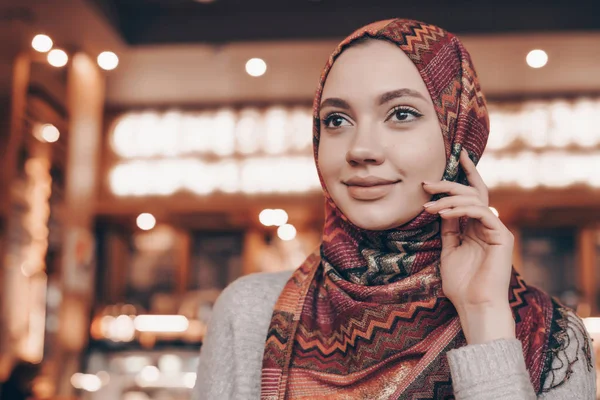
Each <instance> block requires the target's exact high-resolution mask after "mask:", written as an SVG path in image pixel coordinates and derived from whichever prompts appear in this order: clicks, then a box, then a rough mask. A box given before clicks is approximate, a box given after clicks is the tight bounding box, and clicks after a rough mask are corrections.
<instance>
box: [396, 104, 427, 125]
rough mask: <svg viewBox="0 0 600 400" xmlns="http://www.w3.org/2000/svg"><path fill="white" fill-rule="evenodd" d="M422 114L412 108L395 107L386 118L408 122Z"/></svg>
mask: <svg viewBox="0 0 600 400" xmlns="http://www.w3.org/2000/svg"><path fill="white" fill-rule="evenodd" d="M422 116H423V114H421V113H419V112H418V111H416V110H413V109H412V108H404V107H402V108H396V109H395V110H393V111H392V113H391V114H390V116H389V118H388V119H392V118H393V119H395V120H396V121H397V122H410V121H414V120H416V119H417V118H420V117H422Z"/></svg>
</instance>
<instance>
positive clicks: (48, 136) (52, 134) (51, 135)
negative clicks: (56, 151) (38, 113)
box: [40, 124, 60, 143]
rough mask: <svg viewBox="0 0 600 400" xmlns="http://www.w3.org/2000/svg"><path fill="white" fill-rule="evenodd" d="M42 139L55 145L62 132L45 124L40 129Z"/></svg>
mask: <svg viewBox="0 0 600 400" xmlns="http://www.w3.org/2000/svg"><path fill="white" fill-rule="evenodd" d="M40 138H41V139H42V141H44V142H48V143H54V142H56V141H57V140H58V139H59V138H60V131H59V130H58V128H57V127H56V126H54V125H52V124H44V125H42V127H41V128H40Z"/></svg>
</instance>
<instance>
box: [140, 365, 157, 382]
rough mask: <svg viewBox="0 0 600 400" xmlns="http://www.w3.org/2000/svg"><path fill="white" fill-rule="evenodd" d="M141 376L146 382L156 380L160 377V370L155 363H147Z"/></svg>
mask: <svg viewBox="0 0 600 400" xmlns="http://www.w3.org/2000/svg"><path fill="white" fill-rule="evenodd" d="M139 377H140V378H141V379H142V380H143V381H145V382H154V381H157V380H158V378H159V377H160V371H159V369H158V368H156V367H155V366H154V365H147V366H145V367H144V368H143V369H142V370H141V371H140V375H139Z"/></svg>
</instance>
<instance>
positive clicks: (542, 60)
mask: <svg viewBox="0 0 600 400" xmlns="http://www.w3.org/2000/svg"><path fill="white" fill-rule="evenodd" d="M526 61H527V65H529V66H530V67H531V68H542V67H543V66H544V65H546V64H547V63H548V54H546V52H545V51H544V50H539V49H536V50H531V51H530V52H529V53H528V54H527V58H526Z"/></svg>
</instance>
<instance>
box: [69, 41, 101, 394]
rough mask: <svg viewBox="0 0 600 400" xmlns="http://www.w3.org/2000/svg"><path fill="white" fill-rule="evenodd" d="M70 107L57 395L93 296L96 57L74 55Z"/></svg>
mask: <svg viewBox="0 0 600 400" xmlns="http://www.w3.org/2000/svg"><path fill="white" fill-rule="evenodd" d="M68 68H69V70H68V79H67V108H68V110H69V132H68V135H69V144H68V149H67V172H66V190H65V208H66V210H68V211H67V213H66V218H65V237H64V250H63V262H62V271H61V275H62V285H63V302H62V305H61V310H60V317H59V319H60V323H59V334H58V336H59V346H60V351H59V353H60V354H61V356H60V374H59V376H58V377H57V388H58V393H57V394H58V395H59V396H68V395H70V394H71V393H72V392H73V388H72V387H71V384H70V382H69V379H70V377H71V376H72V374H74V373H75V372H79V371H78V369H79V357H80V355H81V351H82V350H83V349H84V348H85V346H86V344H87V338H88V330H89V322H90V321H89V316H90V311H91V303H92V299H93V292H94V278H95V265H94V264H95V263H94V259H95V256H94V249H95V245H94V236H93V231H92V228H93V226H92V224H93V220H94V214H95V206H96V200H97V187H98V164H99V156H100V154H99V153H100V148H101V147H100V143H101V131H102V121H103V113H104V98H105V93H104V90H105V87H104V86H105V79H104V75H103V74H102V73H101V71H100V69H99V68H98V66H97V65H96V62H95V60H94V59H93V58H91V57H90V56H89V55H87V54H85V53H76V54H74V55H73V57H72V60H71V61H70V63H69V67H68Z"/></svg>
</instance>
